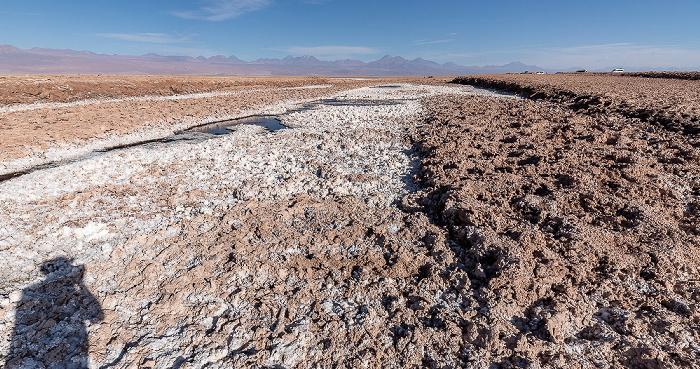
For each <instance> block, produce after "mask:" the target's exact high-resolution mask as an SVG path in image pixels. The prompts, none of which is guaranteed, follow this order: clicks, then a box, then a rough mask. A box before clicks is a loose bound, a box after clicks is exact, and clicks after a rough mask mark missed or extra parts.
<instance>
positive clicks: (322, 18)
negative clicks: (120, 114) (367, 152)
mask: <svg viewBox="0 0 700 369" xmlns="http://www.w3.org/2000/svg"><path fill="white" fill-rule="evenodd" d="M0 2H1V4H2V6H0V44H10V45H13V46H17V47H19V48H22V49H27V48H31V47H44V48H61V49H73V50H90V51H93V52H97V53H104V54H125V55H142V54H146V53H151V52H153V53H158V54H162V55H191V56H199V55H204V56H213V55H217V54H222V55H226V56H229V55H236V56H237V57H239V58H242V59H245V60H253V59H257V58H282V57H284V56H286V55H290V54H291V55H294V56H300V55H305V54H309V55H315V56H317V57H318V58H319V59H322V60H335V59H346V58H349V59H359V60H363V61H370V60H376V59H379V58H380V57H382V56H383V55H386V54H391V55H400V56H403V57H405V58H408V59H414V58H418V57H421V58H424V59H428V60H433V61H437V62H440V63H444V62H448V61H451V62H455V63H457V64H461V65H494V64H505V63H508V62H512V61H521V62H523V63H527V64H536V65H539V66H541V67H544V68H562V69H565V68H578V67H586V68H588V69H595V68H608V67H625V68H629V69H634V68H640V67H641V68H670V67H676V68H681V69H700V21H698V17H699V16H698V15H699V14H700V1H697V0H688V1H677V0H667V1H664V2H661V1H643V0H638V1H627V0H618V1H595V0H592V1H586V0H578V1H566V0H558V1H546V0H543V1H528V0H519V1H511V0H501V1H499V0H493V1H484V0H478V1H471V0H462V1H457V0H430V1H428V0H425V1H416V0H401V1H398V0H373V1H370V0H139V1H135V0H119V1H110V0H72V1H71V0H63V1H61V0H0Z"/></svg>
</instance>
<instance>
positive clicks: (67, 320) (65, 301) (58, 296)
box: [5, 257, 104, 369]
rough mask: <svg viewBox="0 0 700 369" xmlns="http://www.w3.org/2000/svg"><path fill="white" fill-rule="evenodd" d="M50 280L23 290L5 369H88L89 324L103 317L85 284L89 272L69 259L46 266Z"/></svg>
mask: <svg viewBox="0 0 700 369" xmlns="http://www.w3.org/2000/svg"><path fill="white" fill-rule="evenodd" d="M41 272H42V273H43V274H44V276H45V279H44V280H43V281H41V282H39V283H36V284H33V285H31V286H29V287H27V288H25V289H24V290H23V291H22V299H21V301H19V302H18V303H17V306H16V315H15V326H14V330H13V332H12V342H11V344H10V352H9V354H8V356H7V357H6V359H5V367H6V368H71V369H72V368H87V367H88V331H87V327H86V321H92V322H97V321H99V320H102V319H103V317H104V315H103V312H102V308H101V307H100V305H99V303H98V301H97V300H96V299H95V297H94V296H93V295H92V294H91V293H90V291H88V289H87V288H86V287H85V285H83V274H84V272H85V268H84V267H83V266H82V265H79V266H76V265H73V259H68V258H64V257H59V258H55V259H53V260H50V261H47V262H45V263H44V264H42V266H41Z"/></svg>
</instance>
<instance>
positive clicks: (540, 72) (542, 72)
mask: <svg viewBox="0 0 700 369" xmlns="http://www.w3.org/2000/svg"><path fill="white" fill-rule="evenodd" d="M536 74H544V71H539V72H537V73H536Z"/></svg>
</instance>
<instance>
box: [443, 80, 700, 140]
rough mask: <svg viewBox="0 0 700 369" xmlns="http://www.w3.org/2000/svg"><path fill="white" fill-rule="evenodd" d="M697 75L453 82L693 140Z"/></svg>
mask: <svg viewBox="0 0 700 369" xmlns="http://www.w3.org/2000/svg"><path fill="white" fill-rule="evenodd" d="M696 74H697V73H690V74H688V76H687V77H688V79H679V78H645V77H647V75H646V74H642V75H641V76H640V75H638V74H631V73H624V74H623V75H616V74H612V73H610V74H608V73H562V74H554V75H535V74H507V75H506V74H502V75H483V76H467V77H458V78H455V79H454V80H453V82H454V83H461V84H469V85H474V86H479V87H485V88H494V89H498V90H503V91H509V92H514V93H517V94H520V95H523V96H525V97H528V98H532V99H538V100H540V99H541V100H547V101H552V102H557V103H561V104H564V105H566V106H568V107H570V108H572V109H574V110H576V111H578V112H581V113H587V114H591V115H610V114H619V115H622V116H624V117H628V118H639V119H641V120H643V121H645V122H648V123H651V124H655V125H660V126H663V127H665V128H667V129H669V130H672V131H679V132H683V133H686V134H698V133H700V80H697V79H696V78H694V77H693V76H696ZM648 76H656V77H661V76H665V77H668V76H667V75H665V74H658V75H657V74H653V73H650V74H649V75H648ZM691 78H692V79H691Z"/></svg>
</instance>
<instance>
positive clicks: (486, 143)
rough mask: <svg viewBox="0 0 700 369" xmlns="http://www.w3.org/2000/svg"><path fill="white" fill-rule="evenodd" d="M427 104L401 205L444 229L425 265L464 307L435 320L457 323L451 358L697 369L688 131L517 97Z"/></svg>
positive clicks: (693, 164) (699, 182) (697, 188)
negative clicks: (443, 243)
mask: <svg viewBox="0 0 700 369" xmlns="http://www.w3.org/2000/svg"><path fill="white" fill-rule="evenodd" d="M428 106H429V107H430V108H429V112H428V113H427V115H428V118H427V123H426V124H425V125H423V126H422V127H421V128H420V130H419V132H418V133H417V135H416V139H417V142H418V145H419V148H420V152H421V153H422V154H423V155H425V159H424V160H423V162H422V164H421V173H422V177H421V182H420V183H421V184H422V185H423V186H424V191H423V192H419V193H415V194H411V195H409V196H407V197H406V198H405V199H404V200H403V204H404V206H403V208H404V209H406V210H409V211H418V212H427V213H429V214H431V216H432V217H433V219H435V221H436V222H437V224H439V225H443V226H444V227H445V228H446V230H447V231H448V236H447V243H448V244H449V245H450V246H451V247H450V252H449V253H448V254H447V257H445V256H443V259H444V260H443V261H442V262H439V263H438V262H436V263H434V264H432V265H433V266H432V267H431V268H433V269H434V270H435V271H434V275H440V276H442V277H443V278H445V280H448V281H450V283H451V284H452V285H453V288H455V289H456V291H457V295H458V296H461V297H462V298H463V299H465V300H466V301H469V303H468V304H467V306H469V307H470V309H474V310H476V312H475V313H472V314H473V315H472V316H470V317H469V318H468V319H466V320H460V319H455V318H452V317H451V316H450V315H449V314H441V315H440V317H441V319H442V321H443V322H444V321H449V322H452V323H453V324H456V325H458V326H460V327H461V328H462V333H463V335H462V336H461V341H460V340H459V338H458V339H457V340H458V346H460V347H462V353H463V354H464V356H463V359H465V360H467V361H469V362H472V363H481V364H478V365H477V367H486V366H487V363H498V364H500V365H502V366H505V367H510V366H514V367H539V366H544V367H556V368H562V367H566V368H591V367H604V368H619V367H627V368H687V367H698V362H699V360H700V345H698V340H699V339H700V329H698V327H699V326H700V325H699V323H700V282H699V281H700V270H699V269H698V265H700V264H699V262H700V246H699V245H700V237H699V235H700V219H699V217H698V210H697V209H698V208H699V207H698V204H699V202H700V177H698V173H700V167H699V165H698V163H699V162H698V159H699V158H700V151H699V150H698V149H697V148H695V147H693V146H692V145H690V144H689V143H688V138H687V137H685V136H683V135H679V134H677V133H670V132H668V131H665V130H663V129H658V128H656V127H655V126H653V125H649V124H646V123H643V122H639V121H635V120H630V119H619V118H614V117H607V118H605V117H604V118H592V117H590V116H585V115H579V114H575V113H573V112H571V111H570V110H566V109H561V108H560V107H558V106H556V105H551V104H545V103H537V102H533V101H529V100H504V99H500V100H495V99H484V98H478V97H460V98H441V99H433V100H431V102H430V103H429V104H428ZM433 308H435V307H433ZM448 317H449V318H448ZM447 326H449V324H447Z"/></svg>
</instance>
